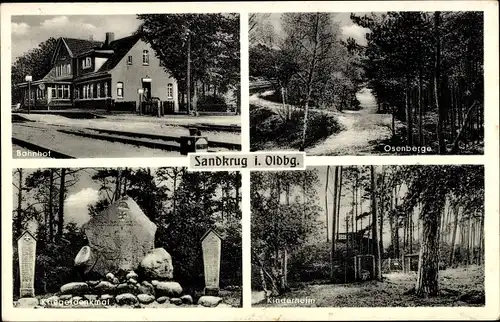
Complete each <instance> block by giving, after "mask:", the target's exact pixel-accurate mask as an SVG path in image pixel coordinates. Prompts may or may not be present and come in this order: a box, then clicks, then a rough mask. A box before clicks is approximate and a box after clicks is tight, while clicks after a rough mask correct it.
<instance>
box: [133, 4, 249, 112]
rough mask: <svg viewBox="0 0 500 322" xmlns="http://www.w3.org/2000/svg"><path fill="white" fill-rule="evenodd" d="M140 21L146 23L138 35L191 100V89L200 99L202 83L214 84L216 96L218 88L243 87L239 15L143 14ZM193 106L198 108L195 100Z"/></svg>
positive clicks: (221, 90) (222, 89)
mask: <svg viewBox="0 0 500 322" xmlns="http://www.w3.org/2000/svg"><path fill="white" fill-rule="evenodd" d="M138 19H140V20H142V25H141V26H140V28H139V30H138V33H139V34H140V35H141V36H142V37H143V39H144V40H145V41H146V42H148V43H149V44H150V45H151V47H152V48H153V50H154V51H155V54H156V56H157V57H159V59H160V61H161V64H162V67H163V68H164V69H165V70H166V71H167V72H168V73H170V74H171V75H173V76H174V77H175V78H176V79H177V80H178V81H179V82H180V84H179V85H180V86H179V87H180V91H182V92H184V93H186V94H187V95H188V97H190V96H191V92H188V91H187V89H188V88H192V89H193V94H194V97H196V96H197V88H198V86H199V84H198V83H199V82H203V83H204V84H211V85H212V86H213V87H214V92H215V88H219V91H220V92H223V91H224V90H225V89H227V88H228V87H230V86H233V87H234V86H237V85H238V84H239V81H240V79H239V65H240V58H239V41H240V39H239V16H238V15H235V14H141V15H138ZM188 47H189V50H188ZM187 54H189V57H190V58H189V61H190V63H189V67H188V68H189V70H190V73H189V74H188V72H187V71H188V68H186V66H188V65H187ZM188 79H189V80H190V83H189V84H188V83H187V81H188ZM191 85H194V86H191ZM193 105H194V106H195V105H196V100H195V99H194V98H193Z"/></svg>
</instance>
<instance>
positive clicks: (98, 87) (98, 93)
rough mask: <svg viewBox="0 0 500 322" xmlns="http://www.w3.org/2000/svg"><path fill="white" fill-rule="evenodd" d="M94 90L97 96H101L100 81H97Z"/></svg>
mask: <svg viewBox="0 0 500 322" xmlns="http://www.w3.org/2000/svg"><path fill="white" fill-rule="evenodd" d="M96 92H97V98H99V97H101V83H97V88H96Z"/></svg>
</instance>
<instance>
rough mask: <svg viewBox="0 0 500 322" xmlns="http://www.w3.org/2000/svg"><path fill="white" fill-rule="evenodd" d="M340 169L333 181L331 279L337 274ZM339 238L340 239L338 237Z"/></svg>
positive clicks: (336, 167) (336, 169)
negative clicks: (336, 248)
mask: <svg viewBox="0 0 500 322" xmlns="http://www.w3.org/2000/svg"><path fill="white" fill-rule="evenodd" d="M338 177H339V167H338V166H335V176H334V179H333V211H332V247H331V251H330V264H331V265H330V279H332V280H333V279H334V278H335V276H334V275H335V274H334V273H335V272H334V261H335V228H336V227H335V226H336V217H337V216H338V214H337V201H338V200H337V192H338V191H337V190H338V188H337V184H338V180H339V178H338ZM337 238H338V237H337Z"/></svg>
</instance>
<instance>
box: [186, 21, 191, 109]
mask: <svg viewBox="0 0 500 322" xmlns="http://www.w3.org/2000/svg"><path fill="white" fill-rule="evenodd" d="M187 32H188V35H187V73H186V87H187V89H186V94H187V106H186V109H187V114H188V115H189V113H191V31H190V30H189V29H188V30H187Z"/></svg>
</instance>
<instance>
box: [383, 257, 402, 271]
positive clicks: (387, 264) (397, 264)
mask: <svg viewBox="0 0 500 322" xmlns="http://www.w3.org/2000/svg"><path fill="white" fill-rule="evenodd" d="M402 271H403V260H402V259H400V258H386V259H383V260H382V273H384V274H387V273H392V272H402Z"/></svg>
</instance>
